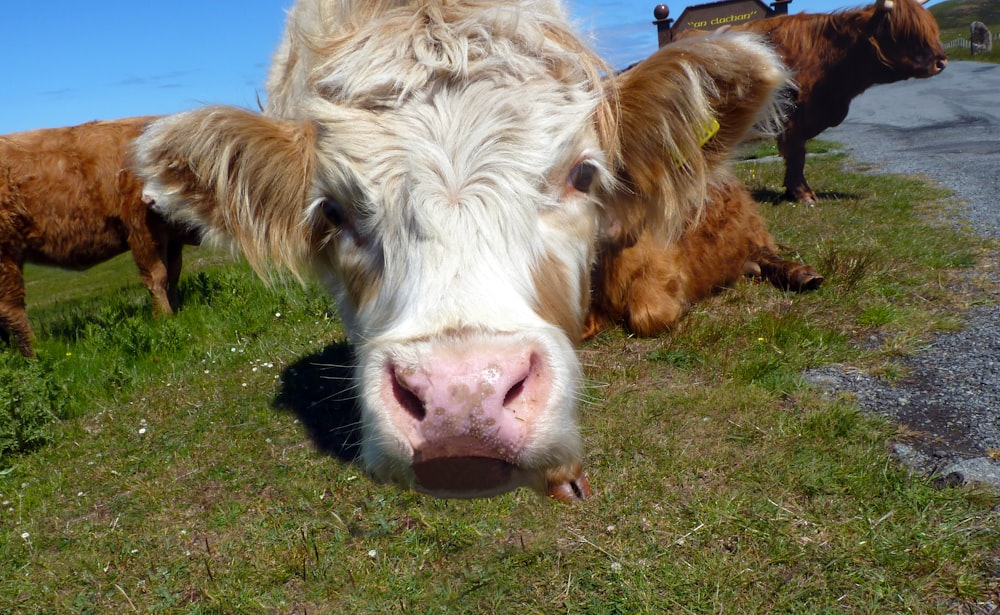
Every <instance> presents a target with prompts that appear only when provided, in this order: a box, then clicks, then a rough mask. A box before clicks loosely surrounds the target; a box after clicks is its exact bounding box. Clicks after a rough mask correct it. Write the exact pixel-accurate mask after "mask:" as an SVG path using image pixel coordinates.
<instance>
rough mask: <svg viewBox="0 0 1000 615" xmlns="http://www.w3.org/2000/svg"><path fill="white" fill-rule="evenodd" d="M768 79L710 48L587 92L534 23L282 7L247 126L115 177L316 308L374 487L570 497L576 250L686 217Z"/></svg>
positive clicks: (570, 44)
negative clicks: (285, 278) (322, 288)
mask: <svg viewBox="0 0 1000 615" xmlns="http://www.w3.org/2000/svg"><path fill="white" fill-rule="evenodd" d="M780 66H781V65H780V63H779V62H778V60H777V58H776V56H775V55H774V54H773V53H772V52H771V51H770V50H769V49H768V48H767V47H765V46H764V45H763V44H761V43H760V42H759V41H758V40H757V39H756V38H753V37H750V36H712V37H705V38H702V39H698V40H692V41H687V42H681V43H677V44H674V45H670V46H668V47H666V48H665V49H663V50H662V51H660V52H658V53H657V54H656V55H654V56H652V57H650V58H649V59H647V60H646V61H644V62H643V63H641V64H639V65H638V66H636V67H635V68H633V69H632V70H630V71H627V73H625V74H624V75H622V76H620V77H612V76H609V75H610V73H611V71H610V70H609V68H608V66H606V65H605V64H604V63H603V62H602V61H601V60H600V59H599V58H598V57H596V56H595V55H594V54H593V53H592V52H590V51H589V50H588V49H587V48H586V46H585V45H584V44H583V43H582V42H581V41H580V39H579V38H578V37H577V36H576V35H575V34H574V33H573V31H572V30H571V29H570V26H569V25H568V23H567V18H566V12H565V9H564V7H563V6H561V4H560V3H559V2H556V1H554V0H547V1H546V0H534V1H532V0H520V1H514V2H510V1H508V2H484V1H477V0H423V1H417V0H413V1H403V0H381V1H376V0H353V1H351V0H300V1H299V2H298V4H296V5H295V6H294V7H293V8H292V9H291V12H290V14H289V16H288V24H287V29H286V33H285V37H284V40H283V42H282V44H281V46H280V48H279V50H278V52H277V55H276V57H275V60H274V64H273V67H272V69H271V74H270V78H269V81H268V100H267V105H266V109H265V110H264V113H263V114H262V115H261V114H257V113H253V112H249V111H245V110H241V109H235V108H230V107H207V108H202V109H197V110H194V111H190V112H186V113H181V114H178V115H175V116H171V117H167V118H165V119H163V120H161V121H159V122H157V123H155V124H153V125H152V126H151V127H150V128H149V129H148V130H147V131H146V132H145V134H144V135H143V136H142V137H141V138H140V139H139V141H138V146H137V152H138V155H137V159H136V167H137V169H138V171H139V173H140V174H141V175H142V176H143V177H144V178H145V179H146V180H147V181H148V184H147V190H148V191H149V193H150V195H151V196H152V197H153V198H154V199H155V201H156V203H157V207H158V208H159V209H160V210H161V211H163V212H165V213H166V214H167V215H168V216H169V217H170V218H172V219H174V220H178V221H182V222H185V223H187V224H189V225H191V226H193V227H196V228H197V229H199V230H201V231H203V232H204V233H205V234H206V236H208V237H210V238H211V237H214V238H216V239H221V240H224V241H228V242H231V243H232V244H234V245H235V246H237V247H238V248H239V249H240V250H241V251H242V252H243V253H244V254H245V255H246V256H247V258H248V259H249V261H250V262H251V263H252V264H254V265H255V267H262V266H263V265H264V264H265V263H267V262H276V263H277V264H279V265H282V266H284V267H286V268H288V269H290V270H291V271H292V272H294V273H295V274H296V275H299V274H300V273H306V272H308V273H311V274H313V275H316V276H318V277H319V278H320V279H321V280H322V281H323V282H324V283H325V285H326V287H327V288H329V290H330V292H331V293H332V294H333V295H334V296H335V297H336V299H337V302H338V304H339V307H340V310H341V314H342V316H343V319H344V321H345V324H346V327H347V329H348V331H349V332H350V335H351V339H352V341H353V343H354V344H355V345H356V351H357V357H358V366H357V369H356V378H357V381H358V382H357V385H358V391H359V395H360V404H361V413H362V439H363V441H362V446H361V461H362V463H363V464H364V465H365V467H366V468H367V469H368V470H369V471H370V472H371V473H372V474H373V475H374V476H375V477H377V478H379V479H383V480H389V481H393V482H396V483H398V484H400V485H403V486H408V487H413V488H416V489H418V490H420V491H422V492H425V493H429V494H432V495H435V496H440V497H478V496H488V495H492V494H497V493H502V492H504V491H508V490H510V489H514V488H516V487H519V486H528V487H531V488H534V489H536V490H538V491H541V492H547V493H549V494H550V495H553V496H555V497H556V498H559V499H575V498H580V497H585V496H586V495H588V493H589V485H588V484H587V479H586V476H585V475H584V474H583V472H582V468H581V456H582V450H581V449H582V447H581V438H580V434H579V432H578V427H577V423H576V417H575V408H576V404H577V400H578V398H579V397H580V396H581V392H580V388H581V384H582V378H581V371H580V364H579V361H578V359H577V357H576V354H575V350H574V344H575V343H576V342H577V341H578V340H579V338H580V336H581V330H582V325H583V321H584V318H585V316H586V314H587V310H588V306H589V300H590V298H589V289H590V281H589V277H590V271H591V265H592V261H593V259H594V255H595V248H596V246H597V244H598V242H607V243H610V244H616V243H617V244H620V243H623V242H629V241H632V240H634V238H636V237H637V236H638V235H639V234H640V233H641V232H642V230H643V229H644V228H647V227H648V228H654V229H656V231H657V232H659V233H663V234H675V235H676V234H677V233H679V232H680V231H682V230H683V228H684V227H685V225H687V224H690V223H691V222H692V221H693V220H695V219H696V218H697V216H698V215H699V210H700V209H701V207H702V206H703V203H704V200H705V199H704V196H705V193H706V185H707V184H706V178H707V177H708V173H709V172H710V171H711V169H713V168H714V167H715V166H716V165H719V164H723V163H724V159H725V156H726V153H727V151H728V149H729V148H730V147H731V146H732V145H733V144H734V142H736V141H737V140H738V139H740V138H741V137H742V136H743V134H744V132H745V131H746V129H747V128H748V127H749V126H750V125H752V124H753V123H755V122H756V121H758V120H760V119H761V117H762V114H763V113H764V111H765V110H767V109H769V108H770V106H769V104H768V103H769V101H770V99H771V97H772V95H773V93H774V92H775V90H776V89H777V88H779V87H780V86H781V85H782V84H783V83H784V80H785V78H786V76H785V73H784V71H783V69H782V68H780ZM716 121H717V122H718V129H717V130H715V128H714V127H715V124H716ZM708 126H712V127H713V130H712V133H713V134H712V135H710V137H711V138H709V139H708V140H707V142H705V143H704V144H703V145H702V142H703V141H704V140H705V139H706V137H705V132H706V127H708Z"/></svg>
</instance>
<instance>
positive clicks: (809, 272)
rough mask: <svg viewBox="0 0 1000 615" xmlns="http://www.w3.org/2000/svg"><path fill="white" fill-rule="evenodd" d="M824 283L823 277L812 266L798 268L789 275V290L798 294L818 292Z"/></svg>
mask: <svg viewBox="0 0 1000 615" xmlns="http://www.w3.org/2000/svg"><path fill="white" fill-rule="evenodd" d="M822 283H823V276H821V275H820V274H819V273H818V272H817V271H816V270H815V269H813V268H812V266H811V265H802V266H801V267H796V268H795V269H793V270H792V271H791V272H789V274H788V288H789V289H790V290H794V291H796V292H804V291H807V290H816V289H817V288H819V287H820V285H821V284H822Z"/></svg>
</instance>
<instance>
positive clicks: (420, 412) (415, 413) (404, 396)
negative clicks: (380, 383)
mask: <svg viewBox="0 0 1000 615" xmlns="http://www.w3.org/2000/svg"><path fill="white" fill-rule="evenodd" d="M392 394H393V396H394V397H395V398H396V402H397V403H399V405H400V407H402V408H403V409H404V410H406V412H408V413H409V414H410V416H412V417H413V418H415V419H417V420H418V421H422V420H424V417H425V416H427V408H425V407H424V403H423V402H422V401H420V398H419V397H417V395H416V394H415V393H414V392H413V391H411V390H410V389H408V388H406V387H405V386H404V385H403V384H402V383H400V382H399V379H398V378H393V380H392Z"/></svg>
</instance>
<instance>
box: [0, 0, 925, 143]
mask: <svg viewBox="0 0 1000 615" xmlns="http://www.w3.org/2000/svg"><path fill="white" fill-rule="evenodd" d="M292 1H293V0H250V1H247V0H239V1H237V0H170V1H169V2H146V1H144V0H139V1H135V0H131V1H127V2H126V1H121V0H117V1H116V0H87V1H85V2H81V1H80V0H37V1H33V2H17V1H14V0H11V1H9V2H5V3H4V4H5V6H4V11H3V16H2V18H0V57H2V58H4V75H3V78H2V81H0V134H6V133H10V132H17V131H20V130H28V129H31V128H42V127H48V126H65V125H70V124H79V123H81V122H86V121H89V120H92V119H110V118H116V117H125V116H130V115H147V114H161V113H173V112H177V111H183V110H185V109H190V108H193V107H196V106H199V105H202V104H219V103H224V104H232V105H238V106H242V107H249V108H255V106H256V97H257V95H258V93H260V96H261V97H262V98H263V83H264V79H265V76H266V74H267V66H268V63H269V61H270V57H271V53H272V51H273V50H274V47H275V46H276V45H277V43H278V40H279V39H280V37H281V31H282V28H283V26H284V19H285V10H286V9H287V7H288V6H290V5H291V3H292ZM933 1H935V2H936V1H939V0H933ZM692 3H695V2H692ZM865 3H866V2H865V1H864V0H860V1H858V2H852V1H851V0H793V2H792V4H791V5H790V6H791V12H793V13H796V12H800V11H809V12H824V11H830V10H835V9H839V8H851V7H855V6H859V5H862V4H865ZM656 4H657V2H655V1H653V2H650V1H647V0H617V1H614V0H612V1H607V0H605V1H600V0H570V1H569V5H570V7H571V12H572V15H573V18H574V19H575V20H576V22H577V23H578V25H579V27H580V29H581V30H582V31H583V32H586V33H589V34H590V35H591V36H592V37H593V39H594V44H595V46H596V47H597V49H598V50H599V51H600V52H601V53H602V55H604V57H606V58H608V59H609V60H610V61H611V62H612V63H613V64H614V65H615V66H617V67H624V66H627V65H628V64H630V63H632V62H634V61H636V60H639V59H641V58H643V57H645V56H646V55H648V54H649V53H651V52H652V51H653V50H655V48H656V32H655V28H654V27H653V26H652V25H651V21H652V16H653V8H654V7H655V5H656ZM667 4H668V5H670V6H671V12H672V15H673V16H675V17H676V16H677V15H680V13H681V11H682V10H683V8H684V6H686V5H687V3H685V2H670V1H669V0H668V2H667Z"/></svg>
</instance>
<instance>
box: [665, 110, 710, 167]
mask: <svg viewBox="0 0 1000 615" xmlns="http://www.w3.org/2000/svg"><path fill="white" fill-rule="evenodd" d="M719 128H721V126H720V125H719V120H717V119H715V118H714V117H712V118H709V119H708V121H707V122H705V123H704V124H702V126H701V130H700V131H699V132H698V147H702V146H704V145H705V144H706V143H708V141H709V139H711V138H712V137H714V136H715V135H716V134H718V132H719ZM674 162H675V163H676V164H677V166H678V167H682V166H684V163H685V162H687V160H681V159H679V158H677V156H674Z"/></svg>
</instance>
